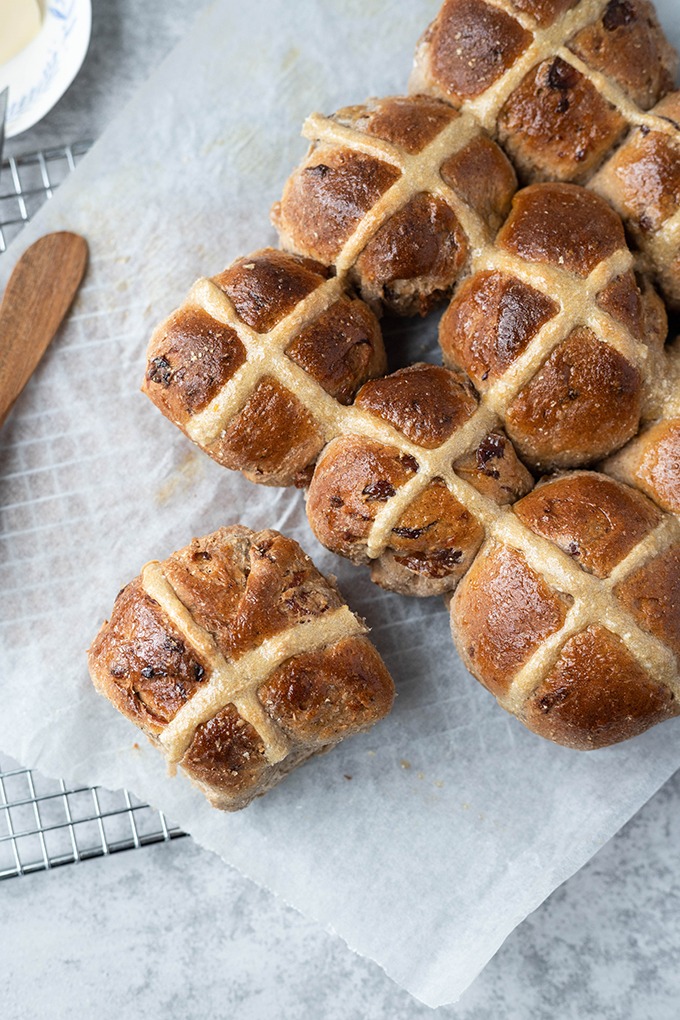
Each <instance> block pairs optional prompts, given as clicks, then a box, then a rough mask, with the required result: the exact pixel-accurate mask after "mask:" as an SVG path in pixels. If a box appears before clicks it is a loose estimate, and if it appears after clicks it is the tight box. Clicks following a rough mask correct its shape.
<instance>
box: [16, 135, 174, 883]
mask: <svg viewBox="0 0 680 1020" xmlns="http://www.w3.org/2000/svg"><path fill="white" fill-rule="evenodd" d="M90 144H91V143H89V142H76V143H74V144H73V145H65V146H60V147H59V148H54V149H47V150H43V151H41V152H33V153H29V154H27V155H25V156H19V157H13V158H10V159H8V160H5V161H4V162H3V164H2V167H1V169H0V253H2V252H4V251H6V250H7V246H8V244H9V243H10V241H11V240H12V239H13V238H14V237H15V236H16V235H17V234H18V233H19V232H20V230H21V229H22V227H23V226H24V224H25V223H26V222H27V221H28V220H30V219H31V217H32V216H33V215H34V214H35V213H36V212H37V210H38V209H39V208H40V206H41V205H42V204H43V203H44V202H46V201H47V200H48V199H50V198H51V197H52V195H53V194H54V191H55V190H56V188H57V187H58V186H59V184H60V183H61V182H62V181H63V180H64V179H65V178H66V177H67V176H68V175H69V174H70V173H71V171H72V170H74V169H75V167H76V165H77V163H78V162H79V160H80V159H81V158H82V157H83V156H84V155H85V154H86V152H87V151H88V149H89V148H90ZM183 835H184V833H183V832H182V830H181V829H179V828H178V827H177V826H176V825H173V824H172V823H170V822H168V821H167V819H166V818H165V817H164V816H163V814H162V813H161V812H160V811H156V810H154V809H153V808H150V807H149V806H148V805H146V804H144V803H142V801H139V800H137V799H136V798H135V797H133V796H132V795H131V794H129V793H128V792H127V791H125V790H123V791H121V790H119V791H117V792H115V793H114V792H111V791H109V790H104V789H102V788H100V787H87V786H85V787H82V786H81V787H77V786H67V785H66V783H64V782H63V780H54V779H46V778H45V777H44V776H41V775H40V774H39V773H38V772H35V771H33V770H31V769H27V768H23V767H22V766H20V765H18V764H17V763H16V762H14V761H12V759H10V758H8V757H6V756H4V755H1V754H0V879H4V878H14V877H16V876H18V875H28V874H31V873H33V872H36V871H46V870H48V869H50V868H54V867H58V866H60V865H63V864H74V863H76V862H78V861H84V860H88V859H90V858H93V857H104V856H107V855H109V854H113V853H118V852H120V851H121V850H133V849H136V848H138V847H142V846H148V845H149V844H151V843H161V842H168V841H169V840H172V839H176V838H178V837H179V836H183Z"/></svg>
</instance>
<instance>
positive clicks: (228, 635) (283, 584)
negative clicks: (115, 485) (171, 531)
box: [164, 528, 342, 659]
mask: <svg viewBox="0 0 680 1020" xmlns="http://www.w3.org/2000/svg"><path fill="white" fill-rule="evenodd" d="M164 572H165V576H166V578H167V579H168V581H169V582H170V583H171V585H172V587H173V588H174V590H175V592H176V594H177V596H178V597H179V598H180V600H181V601H182V602H183V603H184V605H185V606H186V608H187V609H188V610H189V612H190V613H191V615H192V616H193V618H194V620H195V621H196V622H197V623H198V624H199V626H201V627H203V628H204V629H205V630H208V631H209V632H210V633H211V634H212V635H213V636H214V638H215V642H216V644H217V646H218V648H219V649H220V651H221V652H222V654H223V655H224V656H225V658H227V659H236V658H238V657H239V656H241V655H243V654H244V653H245V652H248V651H251V650H252V649H253V648H255V647H257V645H259V644H261V643H262V642H263V641H265V640H267V639H268V638H271V637H273V636H274V635H275V634H280V633H281V632H282V631H284V630H287V629H288V628H289V627H290V626H291V625H293V624H297V623H301V622H304V621H305V620H309V619H313V618H314V617H316V616H322V615H323V614H324V613H327V612H329V611H330V610H333V609H338V608H339V607H340V606H341V605H342V597H341V596H340V593H339V592H338V591H336V589H335V588H333V587H329V584H328V582H327V580H326V578H324V577H323V575H322V574H320V573H319V571H318V570H317V569H316V567H315V566H314V564H313V563H312V561H311V560H310V558H309V557H308V556H307V555H305V553H304V552H303V551H302V549H301V548H300V546H299V545H298V544H297V542H293V541H292V539H290V538H286V537H284V536H283V535H280V534H279V533H278V532H276V531H262V532H259V533H258V534H257V535H254V534H253V533H252V532H248V531H247V529H240V530H238V531H237V530H236V529H225V528H222V529H221V530H220V531H217V532H215V533H214V534H212V535H208V536H206V537H205V538H201V539H194V540H193V542H192V543H191V544H190V545H188V546H186V547H185V548H184V549H180V551H179V552H177V553H173V555H172V556H170V557H169V559H168V560H167V561H166V563H165V566H164Z"/></svg>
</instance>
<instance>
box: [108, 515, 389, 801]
mask: <svg viewBox="0 0 680 1020" xmlns="http://www.w3.org/2000/svg"><path fill="white" fill-rule="evenodd" d="M150 566H152V567H153V568H154V570H153V576H151V575H149V578H150V579H148V577H147V571H148V569H149V567H147V568H145V569H144V571H143V572H142V575H141V577H140V578H137V579H135V581H133V582H132V583H131V584H130V585H128V586H127V588H126V589H124V591H123V592H122V593H121V595H120V596H119V598H118V600H117V602H116V604H115V606H114V611H113V615H112V618H111V620H110V621H109V622H107V623H105V624H104V626H103V628H102V630H101V631H100V633H99V635H98V636H97V638H96V639H95V641H94V643H93V645H92V648H91V649H90V652H89V664H90V672H91V675H92V679H93V682H94V683H95V686H96V687H97V688H98V690H99V691H100V692H101V693H102V694H104V695H105V696H106V697H108V698H109V699H110V700H111V701H113V703H114V704H115V705H116V707H117V708H118V709H119V710H120V711H121V712H122V713H123V714H124V715H126V716H127V717H128V718H129V719H131V720H132V721H133V722H135V723H136V724H137V725H138V726H140V727H141V728H142V729H144V730H145V731H146V732H147V734H149V736H151V737H152V738H153V739H154V742H155V743H157V744H158V745H159V746H160V747H161V748H162V749H163V750H165V752H166V753H167V754H168V756H169V759H170V761H171V762H172V761H173V760H174V761H178V762H179V764H180V765H181V767H182V768H183V770H184V771H185V772H186V773H187V775H188V776H189V777H190V778H191V779H192V780H193V781H194V782H195V783H196V785H197V786H198V787H199V788H200V789H201V790H202V791H203V792H204V793H205V794H206V796H207V797H208V799H209V800H210V801H211V803H213V804H215V805H216V806H217V807H220V808H222V809H225V810H236V809H238V808H240V807H244V806H245V805H246V804H247V803H248V802H249V801H250V800H252V798H253V797H255V796H258V795H260V794H262V793H264V792H265V791H266V790H267V789H269V788H271V786H272V785H274V784H275V783H276V782H278V781H279V780H280V779H281V778H282V777H283V776H284V775H285V774H286V773H287V772H288V771H290V769H291V768H293V767H295V766H296V765H297V764H299V763H300V762H302V761H304V760H306V759H307V758H309V757H310V756H311V755H313V754H316V753H318V752H319V751H320V750H323V749H326V748H328V747H331V746H333V745H334V744H336V743H337V742H338V741H339V740H341V739H342V738H343V737H345V736H348V735H351V734H353V733H357V732H360V731H361V730H363V729H365V728H367V727H368V726H371V725H373V723H375V722H377V721H378V720H379V719H380V718H382V716H384V715H385V714H386V713H387V712H388V711H389V709H390V707H391V704H392V699H393V696H394V688H393V684H392V680H391V678H390V676H389V673H388V672H387V670H386V668H385V666H384V664H383V663H382V660H381V659H380V657H379V655H378V654H377V652H376V651H375V649H374V648H373V646H372V645H371V644H370V642H368V641H367V639H366V638H365V637H364V636H363V631H364V630H365V628H363V627H362V625H361V624H360V623H359V621H357V620H356V618H354V617H352V615H351V614H350V613H349V611H348V610H347V607H346V605H345V604H344V603H343V600H342V597H341V596H340V594H339V593H338V591H337V589H336V587H335V585H334V583H332V582H331V581H328V580H327V579H326V578H324V577H323V576H322V575H321V574H320V573H319V572H318V571H317V570H316V568H315V567H314V565H313V564H312V562H311V560H310V559H309V557H307V556H306V555H305V554H304V553H303V552H302V550H301V549H300V547H299V546H298V545H297V543H296V542H293V541H291V540H290V539H287V538H285V537H284V536H282V535H279V534H278V533H277V532H275V531H263V532H259V533H254V532H252V531H249V530H248V529H247V528H243V527H240V526H237V527H232V528H222V529H220V530H219V531H217V532H215V533H214V534H212V535H208V536H206V537H205V538H202V539H195V540H194V541H193V542H192V543H191V544H190V545H189V546H187V547H186V548H185V549H181V550H179V551H178V552H177V553H173V555H172V556H170V557H169V558H168V559H167V560H165V561H164V562H163V563H162V564H155V565H150ZM159 577H160V578H161V580H159V579H158V578H159ZM149 585H151V591H152V592H153V595H150V594H149V593H148V591H147V587H148V586H149ZM159 585H160V587H159ZM159 600H160V601H159ZM306 635H309V637H306ZM267 642H269V645H268V644H267ZM272 642H273V643H272ZM197 646H200V648H201V651H200V652H199V651H197ZM268 648H269V651H268V652H267V655H268V656H269V660H270V661H271V665H270V666H269V667H268V666H267V662H268V659H267V658H264V660H263V659H262V656H263V654H264V651H265V650H266V649H268ZM287 649H290V651H288V652H287ZM230 664H231V665H230ZM229 668H232V669H233V670H235V671H236V672H235V673H234V677H235V678H236V679H235V680H234V678H232V681H231V683H232V685H233V684H234V682H236V687H234V688H233V690H234V692H235V693H234V694H231V693H230V691H231V688H229V687H226V688H225V687H224V685H225V683H226V676H225V670H226V669H229ZM239 670H241V671H242V675H241V676H240V675H239V672H238V671H239ZM258 675H260V676H261V679H260V680H258V679H257V677H258ZM251 677H254V678H255V679H254V680H251V679H249V678H251ZM220 684H221V685H222V686H221V687H220ZM249 685H250V686H249ZM199 690H200V697H202V698H203V704H204V705H207V706H208V707H207V709H205V708H203V707H201V706H200V705H199V706H198V707H196V708H195V706H194V702H192V700H191V699H192V698H195V697H196V693H197V691H199ZM200 697H199V699H197V700H200ZM249 698H250V699H254V702H253V701H249V700H248V699H249ZM253 705H255V706H256V708H257V710H255V708H254V707H253ZM187 712H191V713H192V715H191V720H193V722H190V728H189V731H188V739H187V740H186V741H185V743H184V744H180V745H179V755H178V756H177V757H175V758H173V757H172V755H171V750H170V748H171V746H174V745H172V744H171V742H170V738H169V736H168V735H169V734H170V732H171V730H172V728H173V727H175V737H174V738H173V739H174V740H177V739H178V738H177V733H181V729H180V730H177V726H178V725H179V726H180V727H181V725H184V723H182V719H183V718H186V713H187ZM272 728H273V731H274V733H278V734H280V735H281V736H280V737H277V738H276V741H277V746H280V745H281V742H283V746H284V748H285V750H284V752H283V753H278V754H277V755H275V756H274V757H272V754H271V748H272V745H271V743H270V741H271V740H272V736H271V733H272ZM172 753H173V754H174V752H172Z"/></svg>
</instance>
